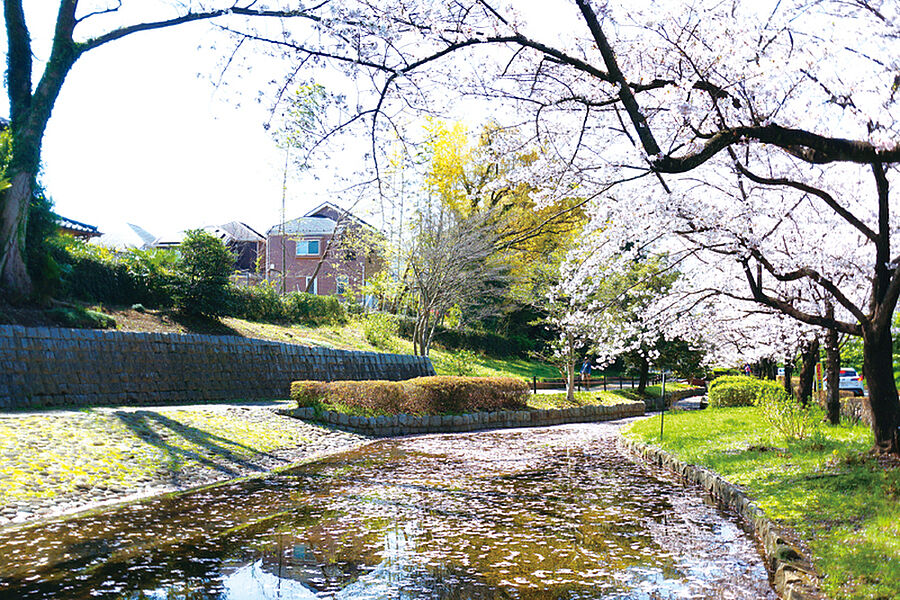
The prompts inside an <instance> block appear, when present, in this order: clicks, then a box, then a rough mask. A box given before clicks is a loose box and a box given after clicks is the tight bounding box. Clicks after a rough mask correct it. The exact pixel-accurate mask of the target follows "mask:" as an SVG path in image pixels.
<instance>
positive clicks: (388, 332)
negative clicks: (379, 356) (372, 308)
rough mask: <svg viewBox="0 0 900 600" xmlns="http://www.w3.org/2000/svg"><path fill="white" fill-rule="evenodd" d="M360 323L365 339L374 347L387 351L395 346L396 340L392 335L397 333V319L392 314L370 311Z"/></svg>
mask: <svg viewBox="0 0 900 600" xmlns="http://www.w3.org/2000/svg"><path fill="white" fill-rule="evenodd" d="M362 325H363V335H365V336H366V341H367V342H369V343H370V344H372V345H373V346H375V347H376V348H379V349H381V350H388V351H391V350H395V349H396V348H397V342H396V340H394V337H395V336H396V335H397V331H398V325H397V319H396V317H394V316H393V315H389V314H387V313H372V314H370V315H366V317H365V318H364V319H363V322H362Z"/></svg>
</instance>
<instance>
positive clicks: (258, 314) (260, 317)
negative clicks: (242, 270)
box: [229, 281, 287, 323]
mask: <svg viewBox="0 0 900 600" xmlns="http://www.w3.org/2000/svg"><path fill="white" fill-rule="evenodd" d="M230 296H231V300H230V302H229V304H230V312H231V314H232V316H235V317H238V318H241V319H247V320H248V321H268V322H275V323H277V322H282V321H286V320H287V315H286V314H285V309H284V303H283V302H282V301H281V296H280V295H279V293H278V291H277V290H276V289H275V286H274V285H272V284H271V283H269V282H267V281H265V282H263V283H261V284H259V285H255V286H252V287H232V288H231V291H230Z"/></svg>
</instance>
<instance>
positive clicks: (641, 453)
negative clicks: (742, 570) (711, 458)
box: [620, 436, 824, 600]
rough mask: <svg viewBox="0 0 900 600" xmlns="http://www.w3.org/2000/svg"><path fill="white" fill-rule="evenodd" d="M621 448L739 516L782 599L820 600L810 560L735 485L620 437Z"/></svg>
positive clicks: (661, 452)
mask: <svg viewBox="0 0 900 600" xmlns="http://www.w3.org/2000/svg"><path fill="white" fill-rule="evenodd" d="M620 440H621V442H622V445H624V446H625V447H626V448H627V449H628V450H629V451H630V452H632V453H633V454H635V455H637V456H638V457H640V458H642V459H643V460H644V461H646V462H648V463H651V464H655V465H659V466H660V467H662V468H664V469H667V470H669V471H671V472H673V473H675V474H676V475H679V476H681V477H682V478H684V479H685V480H687V481H689V482H690V483H695V484H697V485H699V486H701V487H702V488H703V489H704V490H706V491H707V492H708V493H709V494H711V495H712V496H714V497H715V498H717V499H719V500H720V501H721V502H722V503H724V504H725V505H726V506H727V507H729V508H730V509H732V510H734V511H735V512H736V513H738V514H739V515H741V516H742V517H743V518H744V519H746V521H747V522H748V523H749V524H750V525H751V526H752V527H753V531H754V532H755V533H756V537H757V538H758V539H759V540H760V542H761V543H762V545H763V549H764V551H765V556H766V563H767V565H766V566H767V567H768V568H769V570H770V572H771V573H773V575H774V580H775V590H776V591H777V592H778V594H779V595H780V596H781V597H782V598H784V599H785V600H813V599H821V598H824V596H823V595H822V593H821V591H820V590H819V586H818V578H817V576H816V572H815V569H814V568H813V566H812V561H810V559H809V558H808V557H807V556H804V555H803V553H802V551H801V550H800V549H798V548H797V547H796V546H793V545H791V544H790V543H789V542H788V541H786V538H787V537H788V536H786V535H784V533H783V532H782V531H781V530H780V529H779V527H778V526H777V525H776V524H775V523H773V522H772V521H771V520H769V519H768V518H767V517H766V515H765V513H763V511H762V509H760V508H759V507H758V506H757V505H756V504H755V503H754V502H752V501H751V500H750V499H749V498H748V497H747V495H746V494H744V492H743V491H741V489H740V488H738V486H736V485H734V484H733V483H731V482H729V481H726V480H725V479H723V478H722V476H721V475H719V474H717V473H714V472H712V471H710V470H708V469H704V468H703V467H699V466H697V465H691V464H687V463H685V462H682V461H680V460H678V459H677V458H675V457H673V456H672V455H671V454H669V453H667V452H665V451H663V450H660V449H659V448H654V447H652V446H647V445H645V444H642V443H640V442H635V441H632V440H628V439H625V438H624V437H621V436H620Z"/></svg>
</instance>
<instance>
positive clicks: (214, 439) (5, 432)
mask: <svg viewBox="0 0 900 600" xmlns="http://www.w3.org/2000/svg"><path fill="white" fill-rule="evenodd" d="M282 404H283V403H271V402H269V403H259V402H256V403H247V404H216V405H209V404H207V405H196V406H164V407H163V406H160V407H118V408H117V407H97V408H87V409H81V410H58V411H42V412H0V527H2V526H5V525H9V524H15V523H23V522H26V521H29V520H34V519H39V518H44V517H49V516H53V515H58V514H64V513H71V512H77V511H81V510H84V509H87V508H91V507H95V506H100V505H104V504H111V503H117V502H122V501H126V500H130V499H136V498H141V497H146V496H152V495H157V494H161V493H165V492H171V491H179V490H184V489H188V488H193V487H197V486H201V485H206V484H210V483H215V482H218V481H225V480H228V479H233V478H235V477H242V476H246V475H253V474H258V473H264V472H267V471H270V470H272V469H277V468H279V467H284V466H287V465H290V464H292V463H296V462H300V461H303V460H308V459H312V458H316V457H320V456H324V455H327V454H332V453H336V452H342V451H345V450H348V449H351V448H353V447H356V446H359V445H361V444H364V443H366V442H368V441H369V438H367V437H365V436H361V435H357V434H352V433H348V432H344V431H338V430H334V429H328V428H325V427H321V426H317V425H312V424H309V423H304V422H303V421H299V420H296V419H292V418H290V417H285V416H281V415H279V414H276V413H275V412H274V410H273V408H277V407H279V406H281V405H282Z"/></svg>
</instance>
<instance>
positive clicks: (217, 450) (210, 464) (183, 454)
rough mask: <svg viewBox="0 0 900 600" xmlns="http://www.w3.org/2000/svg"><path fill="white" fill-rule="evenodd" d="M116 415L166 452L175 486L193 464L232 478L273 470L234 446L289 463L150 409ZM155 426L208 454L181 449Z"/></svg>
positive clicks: (146, 440) (169, 472) (149, 442)
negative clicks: (183, 471)
mask: <svg viewBox="0 0 900 600" xmlns="http://www.w3.org/2000/svg"><path fill="white" fill-rule="evenodd" d="M113 414H114V415H115V416H116V418H117V419H119V420H120V421H121V422H122V424H124V425H125V426H126V427H127V428H128V429H129V430H130V431H131V432H132V433H133V434H134V435H135V436H137V437H138V438H140V439H141V440H142V441H144V442H145V443H148V444H150V445H152V446H156V447H157V448H159V449H160V450H162V451H163V452H165V453H166V457H167V459H168V466H167V470H168V474H169V478H170V481H171V482H172V483H173V484H178V483H179V479H180V476H181V469H182V467H183V466H184V465H185V464H187V463H188V462H191V461H193V462H196V463H197V464H199V465H201V466H204V467H207V468H210V469H213V470H215V471H217V472H219V473H222V474H223V475H226V476H228V477H238V476H240V475H242V474H244V473H246V471H254V472H261V471H267V470H269V469H268V467H266V466H265V465H264V464H262V463H260V462H254V460H251V459H249V458H247V457H245V456H242V455H241V454H239V453H238V452H236V451H235V450H232V447H236V448H239V449H241V450H244V451H246V452H247V453H248V454H250V455H252V456H253V458H254V459H259V458H268V459H272V460H276V461H279V462H286V461H284V460H283V459H279V458H278V457H276V456H275V455H273V454H271V453H269V452H260V451H259V450H258V449H256V448H253V447H252V446H248V445H246V444H241V443H240V442H236V441H234V440H229V439H227V438H224V437H221V436H218V435H215V434H213V433H210V432H208V431H205V430H203V429H199V428H197V427H193V426H191V425H185V424H184V423H180V422H178V421H176V420H174V419H171V418H169V417H167V416H165V415H163V414H160V413H158V412H154V411H149V410H139V411H134V412H130V411H115V412H114V413H113ZM153 424H156V425H157V426H162V427H164V428H166V429H168V430H169V431H170V432H172V433H173V434H175V435H177V436H179V437H180V438H181V439H183V440H185V441H188V442H191V443H193V444H196V445H198V446H200V447H201V448H202V449H203V450H205V452H204V451H197V450H191V449H187V448H182V447H180V446H179V445H177V442H175V441H173V440H170V439H167V436H164V435H162V434H161V433H160V432H157V431H155V430H154V428H153ZM242 470H243V472H242Z"/></svg>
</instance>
